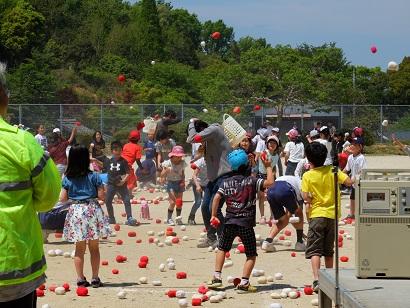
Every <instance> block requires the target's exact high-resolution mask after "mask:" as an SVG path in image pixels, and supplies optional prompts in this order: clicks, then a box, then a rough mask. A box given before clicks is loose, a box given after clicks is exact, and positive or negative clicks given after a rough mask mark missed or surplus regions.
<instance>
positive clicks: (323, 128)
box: [320, 126, 329, 132]
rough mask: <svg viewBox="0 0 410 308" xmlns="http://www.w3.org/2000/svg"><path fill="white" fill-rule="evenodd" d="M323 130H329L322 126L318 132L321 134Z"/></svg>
mask: <svg viewBox="0 0 410 308" xmlns="http://www.w3.org/2000/svg"><path fill="white" fill-rule="evenodd" d="M325 130H329V128H328V127H327V126H322V127H321V128H320V132H323V131H325Z"/></svg>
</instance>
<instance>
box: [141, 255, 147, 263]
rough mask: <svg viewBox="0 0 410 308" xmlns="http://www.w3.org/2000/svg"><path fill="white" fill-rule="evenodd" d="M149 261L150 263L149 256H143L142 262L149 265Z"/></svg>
mask: <svg viewBox="0 0 410 308" xmlns="http://www.w3.org/2000/svg"><path fill="white" fill-rule="evenodd" d="M148 261H149V258H148V257H147V256H142V257H141V258H140V262H145V263H148Z"/></svg>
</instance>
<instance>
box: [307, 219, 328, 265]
mask: <svg viewBox="0 0 410 308" xmlns="http://www.w3.org/2000/svg"><path fill="white" fill-rule="evenodd" d="M334 241H335V220H334V219H331V218H325V217H315V218H312V220H311V221H310V222H309V230H308V234H307V243H306V251H305V258H306V259H310V258H311V257H313V256H319V257H322V256H324V257H333V248H334Z"/></svg>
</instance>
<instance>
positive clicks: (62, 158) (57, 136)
mask: <svg viewBox="0 0 410 308" xmlns="http://www.w3.org/2000/svg"><path fill="white" fill-rule="evenodd" d="M76 133H77V126H74V127H73V130H72V131H71V134H70V138H68V139H67V140H66V139H64V138H63V136H62V135H61V130H60V129H59V128H58V127H57V128H54V129H53V135H52V137H51V143H50V144H49V145H48V152H49V153H50V157H51V158H52V159H53V161H54V163H55V164H56V165H57V169H58V172H59V173H60V176H61V177H62V176H63V175H64V172H65V169H66V168H67V152H66V151H67V148H68V146H69V145H70V144H71V143H72V142H73V140H74V137H75V135H76Z"/></svg>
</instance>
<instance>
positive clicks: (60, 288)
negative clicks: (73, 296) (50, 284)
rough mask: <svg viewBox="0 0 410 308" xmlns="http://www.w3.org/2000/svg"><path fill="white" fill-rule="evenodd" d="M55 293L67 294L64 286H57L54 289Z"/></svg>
mask: <svg viewBox="0 0 410 308" xmlns="http://www.w3.org/2000/svg"><path fill="white" fill-rule="evenodd" d="M54 293H55V294H57V295H64V294H65V289H64V287H57V288H55V290H54Z"/></svg>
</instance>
